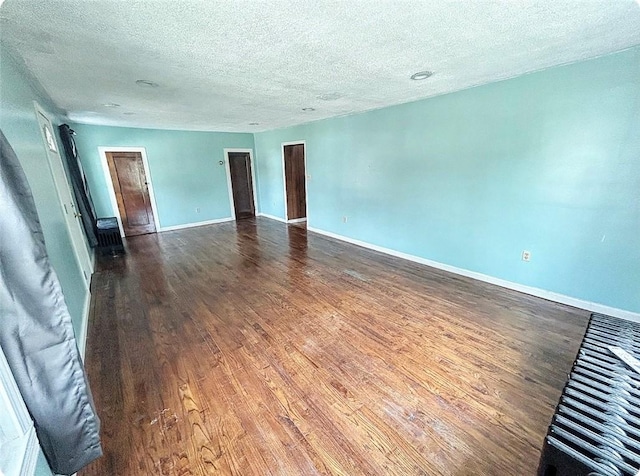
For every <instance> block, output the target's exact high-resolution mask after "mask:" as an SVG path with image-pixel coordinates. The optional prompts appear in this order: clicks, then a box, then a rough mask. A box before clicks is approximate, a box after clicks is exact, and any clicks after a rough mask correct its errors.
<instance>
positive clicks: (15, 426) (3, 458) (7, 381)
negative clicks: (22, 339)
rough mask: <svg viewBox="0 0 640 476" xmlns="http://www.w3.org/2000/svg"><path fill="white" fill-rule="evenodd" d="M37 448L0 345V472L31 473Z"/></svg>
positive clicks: (12, 475) (16, 475) (17, 475)
mask: <svg viewBox="0 0 640 476" xmlns="http://www.w3.org/2000/svg"><path fill="white" fill-rule="evenodd" d="M39 450H40V446H39V445H38V439H37V437H36V431H35V429H34V428H33V422H32V421H31V418H30V417H29V413H28V412H27V407H25V405H24V402H23V401H22V395H20V391H19V390H18V387H17V385H16V382H15V380H14V379H13V375H12V374H11V370H10V369H9V365H8V364H7V360H6V358H5V356H4V353H3V352H2V349H1V348H0V474H1V475H3V476H24V475H29V476H31V475H32V474H33V473H34V469H35V465H36V459H37V457H38V452H39Z"/></svg>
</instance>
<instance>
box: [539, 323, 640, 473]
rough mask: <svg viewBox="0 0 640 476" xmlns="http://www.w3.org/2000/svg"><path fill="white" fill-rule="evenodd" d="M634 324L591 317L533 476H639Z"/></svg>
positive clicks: (639, 377) (637, 329)
mask: <svg viewBox="0 0 640 476" xmlns="http://www.w3.org/2000/svg"><path fill="white" fill-rule="evenodd" d="M609 347H621V348H623V349H624V350H626V351H627V352H629V354H631V355H632V356H634V357H636V358H639V357H640V323H636V322H630V321H627V320H624V319H618V318H615V317H611V316H605V315H603V314H592V315H591V320H590V321H589V327H588V328H587V331H586V333H585V336H584V339H583V341H582V344H581V346H580V350H579V351H578V356H577V358H576V361H575V363H574V364H573V368H572V369H571V373H570V374H569V379H568V381H567V383H566V385H565V387H564V390H563V392H562V396H561V397H560V403H559V404H558V406H557V408H556V413H555V415H554V416H553V420H552V421H551V425H550V426H549V431H548V433H547V436H546V438H545V441H544V447H543V449H542V456H541V458H540V466H539V467H538V476H597V475H610V476H622V475H629V476H636V475H638V474H640V374H638V373H636V372H635V371H634V370H632V369H630V368H628V367H627V366H626V365H625V364H624V363H623V362H622V361H621V360H620V359H618V357H616V356H615V355H613V354H612V353H611V351H610V350H609Z"/></svg>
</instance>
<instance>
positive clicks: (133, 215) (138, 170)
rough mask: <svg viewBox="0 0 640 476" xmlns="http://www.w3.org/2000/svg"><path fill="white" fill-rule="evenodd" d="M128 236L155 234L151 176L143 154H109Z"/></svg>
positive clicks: (111, 170)
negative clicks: (146, 170) (150, 191)
mask: <svg viewBox="0 0 640 476" xmlns="http://www.w3.org/2000/svg"><path fill="white" fill-rule="evenodd" d="M106 155H107V163H108V165H109V172H110V174H111V181H112V182H113V189H114V191H115V193H116V200H117V202H118V210H119V211H120V218H121V220H122V228H124V234H125V236H135V235H143V234H145V233H155V231H156V225H155V222H154V219H153V209H152V208H151V200H150V198H149V186H148V184H147V176H146V175H145V173H144V164H143V162H142V154H140V152H107V153H106Z"/></svg>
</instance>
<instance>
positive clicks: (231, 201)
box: [224, 148, 258, 220]
mask: <svg viewBox="0 0 640 476" xmlns="http://www.w3.org/2000/svg"><path fill="white" fill-rule="evenodd" d="M230 152H231V153H233V152H239V153H248V154H249V162H250V163H251V188H252V192H253V193H252V194H253V213H254V214H255V215H256V216H257V215H258V193H257V192H258V190H257V188H256V164H255V162H254V160H253V149H235V148H225V149H224V170H225V173H226V175H227V191H228V192H229V206H230V207H231V218H233V219H234V220H235V219H236V203H235V200H234V199H233V188H232V187H233V185H232V183H231V168H230V167H229V153H230Z"/></svg>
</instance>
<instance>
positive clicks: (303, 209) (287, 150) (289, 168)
mask: <svg viewBox="0 0 640 476" xmlns="http://www.w3.org/2000/svg"><path fill="white" fill-rule="evenodd" d="M284 177H285V188H286V193H287V220H295V219H299V218H305V217H306V216H307V190H306V185H305V169H304V144H296V145H285V146H284Z"/></svg>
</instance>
